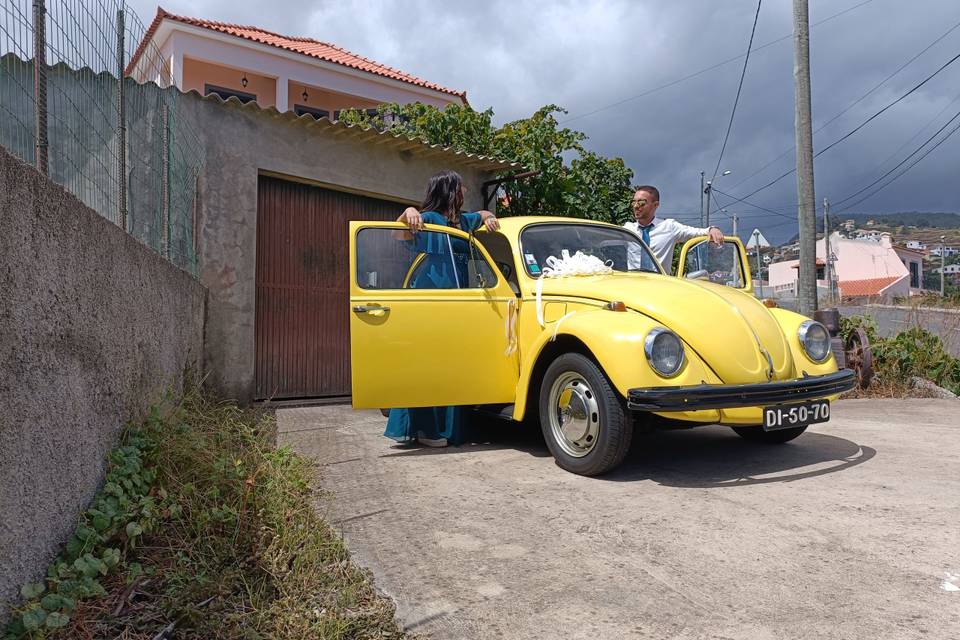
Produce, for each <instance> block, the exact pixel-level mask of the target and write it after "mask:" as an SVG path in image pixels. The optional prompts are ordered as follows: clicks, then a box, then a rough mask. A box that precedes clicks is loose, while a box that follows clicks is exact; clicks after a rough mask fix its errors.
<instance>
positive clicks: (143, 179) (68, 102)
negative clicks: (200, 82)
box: [0, 0, 203, 274]
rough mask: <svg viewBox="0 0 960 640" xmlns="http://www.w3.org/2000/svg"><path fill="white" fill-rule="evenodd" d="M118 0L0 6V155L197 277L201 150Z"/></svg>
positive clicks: (152, 49) (33, 0) (162, 66)
mask: <svg viewBox="0 0 960 640" xmlns="http://www.w3.org/2000/svg"><path fill="white" fill-rule="evenodd" d="M146 35H147V28H146V27H145V26H144V24H143V22H141V21H140V19H139V18H138V17H137V15H136V14H135V13H134V12H133V11H132V10H130V8H129V7H128V6H127V5H126V3H124V2H122V1H119V0H0V145H3V146H4V147H6V148H7V149H8V150H9V151H10V152H11V153H13V154H14V155H16V156H18V157H20V158H21V159H22V160H24V161H25V162H28V163H30V164H33V165H35V166H36V167H37V168H38V169H39V170H41V171H43V172H45V173H48V174H49V176H50V178H51V179H53V180H54V181H56V182H57V183H59V184H61V185H63V186H64V187H66V188H67V189H68V190H69V191H70V192H72V193H73V194H74V195H76V196H77V197H78V198H79V199H80V200H82V201H83V202H84V203H85V204H87V205H88V206H90V207H91V208H92V209H94V210H95V211H97V212H98V213H99V214H100V215H102V216H104V217H105V218H108V219H109V220H111V221H112V222H114V223H115V224H117V225H119V226H121V227H123V228H124V229H125V230H127V231H128V232H129V233H130V234H132V235H133V236H135V237H136V238H138V239H139V240H141V241H142V242H144V243H145V244H147V245H149V246H150V247H152V248H153V249H155V250H156V251H158V252H160V253H161V254H163V255H164V256H165V257H167V258H168V259H169V260H170V261H171V262H173V263H174V264H176V265H177V266H179V267H181V268H183V269H186V270H188V271H190V272H191V273H194V274H196V245H195V236H196V232H195V231H196V230H195V226H196V219H195V210H196V208H195V204H196V195H197V181H198V177H199V173H200V170H201V168H202V165H203V148H202V146H201V144H200V139H199V137H198V135H197V134H196V131H195V130H194V129H193V127H192V126H191V123H190V121H189V120H188V119H186V118H184V117H182V115H181V110H180V107H181V101H182V99H183V96H182V94H181V93H180V92H179V91H178V90H176V88H175V87H173V86H172V84H173V82H172V78H173V74H174V69H173V68H172V66H171V60H170V58H169V57H165V56H164V55H163V53H162V52H161V51H160V50H159V49H158V48H157V47H156V45H155V44H154V43H153V42H152V41H151V42H146V41H145V36H146Z"/></svg>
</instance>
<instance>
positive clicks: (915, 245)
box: [907, 240, 927, 251]
mask: <svg viewBox="0 0 960 640" xmlns="http://www.w3.org/2000/svg"><path fill="white" fill-rule="evenodd" d="M926 248H927V245H925V244H924V243H922V242H920V241H919V240H907V249H919V250H921V251H922V250H923V249H926Z"/></svg>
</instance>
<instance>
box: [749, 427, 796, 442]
mask: <svg viewBox="0 0 960 640" xmlns="http://www.w3.org/2000/svg"><path fill="white" fill-rule="evenodd" d="M733 430H734V431H736V432H737V435H738V436H740V437H741V438H743V439H744V440H750V441H752V442H765V443H767V444H783V443H784V442H790V441H791V440H793V439H794V438H797V437H799V436H800V434H802V433H803V432H804V431H806V430H807V428H806V427H791V428H790V429H777V430H776V431H764V430H763V427H734V428H733Z"/></svg>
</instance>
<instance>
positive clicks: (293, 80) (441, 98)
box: [126, 8, 467, 118]
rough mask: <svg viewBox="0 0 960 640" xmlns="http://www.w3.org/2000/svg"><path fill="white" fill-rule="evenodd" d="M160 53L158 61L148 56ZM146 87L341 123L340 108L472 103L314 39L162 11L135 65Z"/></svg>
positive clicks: (131, 67)
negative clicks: (171, 88)
mask: <svg viewBox="0 0 960 640" xmlns="http://www.w3.org/2000/svg"><path fill="white" fill-rule="evenodd" d="M153 47H156V48H157V49H158V50H159V52H160V55H159V57H160V61H158V60H157V59H156V58H157V56H156V55H144V53H145V52H146V51H147V50H148V48H149V49H150V50H152V49H153ZM126 74H127V75H128V76H131V77H133V78H134V79H136V80H137V81H139V82H146V81H151V80H152V81H155V82H157V83H158V84H160V85H161V86H166V85H168V84H174V85H176V87H177V88H179V89H180V90H181V91H190V90H195V91H197V92H199V93H200V95H204V96H206V95H210V94H217V95H219V96H220V97H221V98H223V99H224V100H226V99H228V98H230V97H235V98H237V99H238V100H240V101H241V102H250V101H255V102H256V103H257V104H258V105H260V106H261V107H275V108H276V109H277V111H280V112H281V113H282V112H285V111H294V112H295V113H296V114H297V115H303V114H310V115H313V116H316V117H324V116H327V117H331V118H335V117H336V115H337V112H338V111H339V110H340V109H344V108H348V107H352V108H358V109H370V108H373V107H376V106H377V105H379V104H381V103H384V102H398V103H400V104H408V103H411V102H422V103H424V104H429V105H433V106H435V107H440V108H443V107H445V106H446V105H449V104H460V105H462V104H467V96H466V93H465V92H463V91H457V90H455V89H448V88H446V87H443V86H440V85H439V84H436V83H434V82H428V81H427V80H422V79H420V78H417V77H415V76H412V75H410V74H408V73H404V72H402V71H398V70H396V69H393V68H391V67H388V66H385V65H382V64H380V63H377V62H374V61H373V60H369V59H367V58H364V57H362V56H359V55H357V54H354V53H351V52H349V51H347V50H345V49H342V48H340V47H338V46H336V45H334V44H330V43H327V42H320V41H318V40H314V39H312V38H302V37H291V36H284V35H280V34H277V33H273V32H271V31H267V30H266V29H261V28H259V27H251V26H242V25H236V24H228V23H223V22H214V21H211V20H202V19H198V18H187V17H183V16H178V15H174V14H172V13H169V12H167V11H165V10H164V9H162V8H158V9H157V15H156V17H155V18H154V20H153V23H152V24H151V25H150V27H149V29H148V30H147V33H146V35H145V37H144V39H143V40H142V41H141V43H140V46H139V47H138V49H137V51H136V52H135V54H134V55H133V57H132V58H131V60H130V63H129V65H128V66H127V71H126Z"/></svg>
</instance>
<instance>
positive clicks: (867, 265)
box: [769, 232, 923, 301]
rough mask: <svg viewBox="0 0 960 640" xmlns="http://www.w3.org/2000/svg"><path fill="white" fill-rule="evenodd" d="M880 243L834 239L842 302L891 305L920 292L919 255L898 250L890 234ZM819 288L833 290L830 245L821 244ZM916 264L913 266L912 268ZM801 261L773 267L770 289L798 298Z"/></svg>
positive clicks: (836, 236) (880, 235)
mask: <svg viewBox="0 0 960 640" xmlns="http://www.w3.org/2000/svg"><path fill="white" fill-rule="evenodd" d="M877 235H878V241H876V242H874V241H872V240H869V239H852V238H844V237H842V236H841V235H840V234H839V233H833V234H831V235H830V253H831V259H832V263H833V279H834V280H835V281H836V283H837V288H838V290H839V293H840V296H841V297H842V298H871V299H880V300H886V301H890V300H892V299H893V298H894V297H904V298H905V297H907V296H909V295H910V294H911V293H917V292H919V291H920V287H922V285H923V278H922V260H923V256H922V254H920V253H919V252H914V251H912V250H909V249H895V248H894V247H893V243H892V241H891V239H890V234H889V233H879V232H878V234H877ZM816 246H817V280H818V282H817V286H818V287H822V288H827V289H829V283H828V282H827V281H826V280H825V275H826V268H825V267H826V245H825V242H824V240H823V239H822V238H821V239H820V240H818V241H817V245H816ZM911 264H912V266H910V265H911ZM798 267H799V261H798V260H785V261H782V262H775V263H772V264H771V265H770V271H769V273H770V276H769V277H770V286H771V287H772V288H773V290H774V292H777V293H782V294H791V295H796V292H797V280H798V275H799V274H798Z"/></svg>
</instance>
